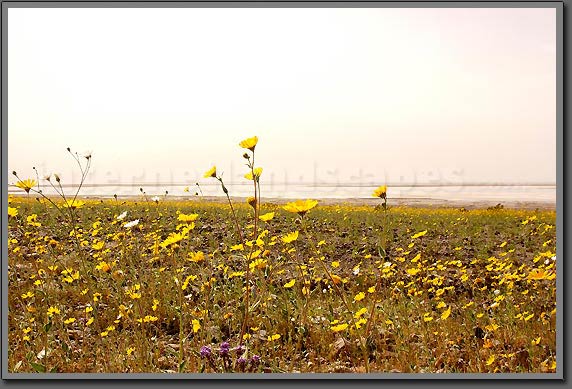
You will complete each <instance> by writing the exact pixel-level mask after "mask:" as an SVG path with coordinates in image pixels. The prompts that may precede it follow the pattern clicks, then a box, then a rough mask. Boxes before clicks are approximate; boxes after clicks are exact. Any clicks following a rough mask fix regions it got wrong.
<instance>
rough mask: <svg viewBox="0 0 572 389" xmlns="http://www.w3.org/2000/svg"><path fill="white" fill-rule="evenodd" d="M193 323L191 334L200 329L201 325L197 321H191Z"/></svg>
mask: <svg viewBox="0 0 572 389" xmlns="http://www.w3.org/2000/svg"><path fill="white" fill-rule="evenodd" d="M192 323H193V332H194V333H197V332H199V330H200V329H201V323H200V322H199V321H198V320H197V319H193V320H192Z"/></svg>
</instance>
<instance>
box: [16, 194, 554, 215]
mask: <svg viewBox="0 0 572 389" xmlns="http://www.w3.org/2000/svg"><path fill="white" fill-rule="evenodd" d="M11 195H12V196H14V197H24V198H25V197H27V195H25V194H11ZM35 197H37V195H33V194H30V198H35ZM48 197H50V198H58V196H48ZM147 197H148V199H149V201H151V197H152V196H149V195H147ZM159 197H160V198H161V201H167V202H169V201H185V200H187V201H189V202H190V203H192V202H197V201H206V202H215V203H227V201H228V200H227V198H226V197H225V196H178V195H167V197H166V200H164V199H165V197H164V196H159ZM78 198H80V199H92V200H98V199H100V200H109V199H113V198H114V196H109V195H106V196H101V195H83V196H82V195H80V196H78ZM246 199H247V197H240V196H231V200H232V201H233V202H238V203H244V202H246ZM315 199H316V200H318V201H319V202H320V204H322V205H352V206H372V207H374V206H376V205H378V204H381V200H380V199H377V198H375V197H371V198H359V197H347V198H319V197H317V198H315ZM117 200H118V201H125V200H127V201H133V200H141V201H145V200H144V199H143V197H142V195H122V196H117ZM295 200H298V199H297V198H278V197H263V198H262V203H263V204H278V205H280V204H286V203H287V202H290V201H295ZM388 204H389V206H390V207H391V206H400V207H413V208H465V209H486V208H489V207H495V206H497V205H498V204H500V205H502V207H504V208H508V209H524V210H535V209H539V210H552V211H555V210H556V203H555V202H552V201H518V200H508V201H499V200H481V199H478V200H475V199H472V200H458V199H454V200H444V199H435V198H426V197H408V198H406V197H403V198H389V199H388Z"/></svg>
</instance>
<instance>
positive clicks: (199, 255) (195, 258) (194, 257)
mask: <svg viewBox="0 0 572 389" xmlns="http://www.w3.org/2000/svg"><path fill="white" fill-rule="evenodd" d="M189 259H190V260H191V261H192V262H201V261H204V260H205V253H203V252H202V251H197V252H196V253H195V252H190V253H189Z"/></svg>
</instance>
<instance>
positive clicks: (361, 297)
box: [354, 292, 365, 301]
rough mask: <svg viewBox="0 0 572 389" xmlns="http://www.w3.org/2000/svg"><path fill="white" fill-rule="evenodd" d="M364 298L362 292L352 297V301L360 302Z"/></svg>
mask: <svg viewBox="0 0 572 389" xmlns="http://www.w3.org/2000/svg"><path fill="white" fill-rule="evenodd" d="M364 298H365V293H364V292H359V293H358V294H356V295H355V297H354V301H361V300H363V299H364Z"/></svg>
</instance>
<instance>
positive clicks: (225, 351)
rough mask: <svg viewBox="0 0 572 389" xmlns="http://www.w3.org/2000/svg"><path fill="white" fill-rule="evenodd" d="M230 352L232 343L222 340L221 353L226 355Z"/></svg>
mask: <svg viewBox="0 0 572 389" xmlns="http://www.w3.org/2000/svg"><path fill="white" fill-rule="evenodd" d="M229 352H230V344H228V342H222V343H221V344H220V355H222V356H226V355H228V353H229Z"/></svg>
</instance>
